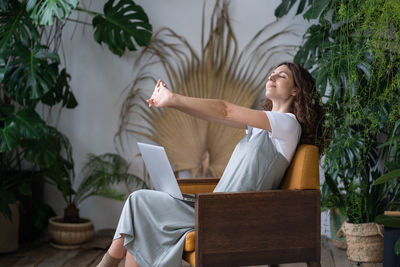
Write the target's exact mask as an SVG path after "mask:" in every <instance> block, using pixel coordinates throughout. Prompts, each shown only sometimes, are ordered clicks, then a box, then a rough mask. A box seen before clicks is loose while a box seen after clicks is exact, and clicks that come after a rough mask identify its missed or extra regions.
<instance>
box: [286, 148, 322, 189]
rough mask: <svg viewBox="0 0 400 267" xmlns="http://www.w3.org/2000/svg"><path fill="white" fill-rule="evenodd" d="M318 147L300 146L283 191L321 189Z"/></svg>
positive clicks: (287, 173) (288, 172) (287, 174)
mask: <svg viewBox="0 0 400 267" xmlns="http://www.w3.org/2000/svg"><path fill="white" fill-rule="evenodd" d="M318 161H319V153H318V147H316V146H313V145H300V146H299V147H298V148H297V150H296V154H295V155H294V157H293V160H292V162H291V164H290V166H289V169H288V170H287V172H286V175H285V177H284V178H283V182H282V184H281V188H282V189H292V190H296V189H319V164H318Z"/></svg>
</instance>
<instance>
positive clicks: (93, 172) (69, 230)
mask: <svg viewBox="0 0 400 267" xmlns="http://www.w3.org/2000/svg"><path fill="white" fill-rule="evenodd" d="M128 168H129V164H128V163H127V162H126V160H125V159H123V158H122V157H121V156H119V155H117V154H112V153H106V154H102V155H99V156H95V155H92V154H89V155H88V160H87V162H86V163H85V165H84V167H83V168H82V173H83V179H82V181H81V182H80V184H79V185H78V187H77V189H76V190H74V187H73V183H74V180H75V174H74V172H73V170H72V169H71V170H70V171H69V175H67V176H61V177H60V176H52V177H50V178H51V180H52V181H54V182H55V184H56V185H57V188H58V189H59V190H60V192H61V193H62V196H63V198H64V200H65V202H66V204H67V206H66V207H65V209H64V216H58V217H52V218H50V219H49V233H50V235H51V237H52V238H53V240H52V243H51V244H52V245H53V246H54V247H57V248H61V249H72V248H77V247H79V246H80V245H81V244H82V243H85V242H86V241H88V240H89V239H90V238H91V236H92V235H93V229H94V226H93V222H92V221H91V220H90V219H88V218H84V217H80V214H79V208H78V207H79V205H80V204H81V203H82V202H83V201H84V200H86V199H87V198H89V197H92V196H103V197H107V198H111V199H115V200H124V199H125V195H124V194H122V193H120V192H118V191H116V190H115V189H113V188H112V185H113V184H117V183H120V182H125V183H127V184H131V185H132V184H133V186H134V187H135V188H137V189H138V188H147V185H146V183H145V182H144V181H143V180H142V179H140V178H139V177H137V176H135V175H133V174H130V173H128Z"/></svg>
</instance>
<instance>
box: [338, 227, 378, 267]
mask: <svg viewBox="0 0 400 267" xmlns="http://www.w3.org/2000/svg"><path fill="white" fill-rule="evenodd" d="M343 234H344V235H345V236H346V243H347V257H348V258H349V260H352V261H356V262H382V261H383V225H379V224H376V223H361V224H352V223H348V222H344V223H343V225H342V227H341V228H340V230H339V232H338V236H339V237H340V236H342V235H343Z"/></svg>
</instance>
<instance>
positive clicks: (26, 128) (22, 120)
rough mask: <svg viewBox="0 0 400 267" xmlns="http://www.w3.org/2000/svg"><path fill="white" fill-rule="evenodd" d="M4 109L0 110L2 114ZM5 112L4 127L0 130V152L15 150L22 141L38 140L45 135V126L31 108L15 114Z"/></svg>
mask: <svg viewBox="0 0 400 267" xmlns="http://www.w3.org/2000/svg"><path fill="white" fill-rule="evenodd" d="M4 111H5V109H2V114H4V113H5V112H4ZM9 111H10V110H8V111H7V113H8V114H6V116H5V117H2V118H1V120H2V121H4V127H3V128H0V152H4V151H9V150H12V149H13V148H15V147H16V146H17V145H18V144H19V142H20V141H21V140H22V139H39V138H41V137H42V136H43V134H44V133H45V128H46V124H45V122H44V121H43V120H42V119H41V118H40V116H39V115H38V114H37V113H36V112H35V111H34V110H33V109H31V108H29V107H25V108H24V109H22V110H20V111H18V112H17V113H16V114H12V113H11V114H10V112H9Z"/></svg>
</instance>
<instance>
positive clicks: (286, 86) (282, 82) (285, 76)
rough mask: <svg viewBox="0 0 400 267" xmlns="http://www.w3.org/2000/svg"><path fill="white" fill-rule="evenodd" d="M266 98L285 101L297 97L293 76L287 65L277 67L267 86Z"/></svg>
mask: <svg viewBox="0 0 400 267" xmlns="http://www.w3.org/2000/svg"><path fill="white" fill-rule="evenodd" d="M265 88H266V91H265V96H266V97H267V98H268V99H270V100H272V101H275V100H276V101H285V100H288V99H290V98H291V97H293V96H295V95H296V88H295V86H294V81H293V75H292V72H291V71H290V69H289V68H288V67H287V66H286V65H281V66H279V67H277V68H276V69H275V70H274V71H273V72H272V73H271V75H270V76H269V78H268V81H267V84H266V85H265Z"/></svg>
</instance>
